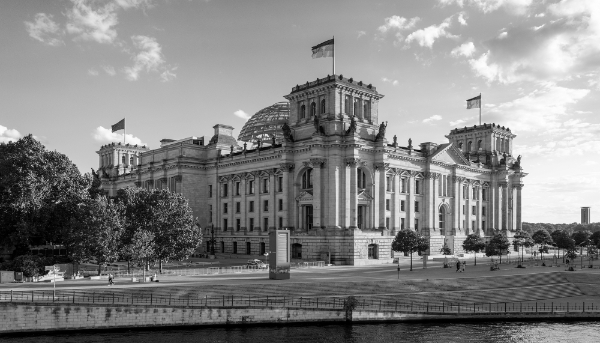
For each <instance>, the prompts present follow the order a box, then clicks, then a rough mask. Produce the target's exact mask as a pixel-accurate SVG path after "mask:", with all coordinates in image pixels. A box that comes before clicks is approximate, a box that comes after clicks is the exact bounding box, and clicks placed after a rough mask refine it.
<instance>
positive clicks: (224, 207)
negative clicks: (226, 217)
mask: <svg viewBox="0 0 600 343" xmlns="http://www.w3.org/2000/svg"><path fill="white" fill-rule="evenodd" d="M228 207H229V204H228V203H224V204H223V213H227V209H228Z"/></svg>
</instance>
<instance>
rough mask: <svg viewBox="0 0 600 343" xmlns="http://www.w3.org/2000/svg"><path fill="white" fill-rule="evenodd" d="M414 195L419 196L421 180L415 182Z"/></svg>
mask: <svg viewBox="0 0 600 343" xmlns="http://www.w3.org/2000/svg"><path fill="white" fill-rule="evenodd" d="M415 194H421V180H415Z"/></svg>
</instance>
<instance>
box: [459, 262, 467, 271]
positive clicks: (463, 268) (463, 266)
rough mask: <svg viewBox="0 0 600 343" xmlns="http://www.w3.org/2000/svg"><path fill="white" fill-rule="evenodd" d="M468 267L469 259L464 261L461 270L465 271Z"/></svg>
mask: <svg viewBox="0 0 600 343" xmlns="http://www.w3.org/2000/svg"><path fill="white" fill-rule="evenodd" d="M466 267H467V261H463V263H462V266H461V270H460V271H461V272H464V271H465V268H466Z"/></svg>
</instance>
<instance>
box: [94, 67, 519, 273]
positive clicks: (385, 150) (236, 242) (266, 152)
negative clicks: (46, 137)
mask: <svg viewBox="0 0 600 343" xmlns="http://www.w3.org/2000/svg"><path fill="white" fill-rule="evenodd" d="M285 98H286V99H287V100H288V101H289V103H290V106H289V119H288V125H287V126H284V128H283V129H282V130H283V131H284V132H283V135H282V136H283V139H281V138H280V137H281V136H278V137H279V138H277V139H276V138H275V137H274V138H273V139H272V140H265V141H263V142H261V141H257V142H254V144H253V146H252V147H251V148H250V147H248V144H247V143H242V142H238V141H237V140H236V139H235V138H234V137H233V128H232V127H231V126H227V125H222V124H218V125H215V126H214V129H215V133H214V136H213V137H212V138H211V139H210V141H209V143H208V144H206V145H205V144H204V138H202V137H201V138H197V137H188V138H185V139H181V140H177V141H174V140H163V141H161V146H160V148H157V149H153V150H149V149H147V148H145V147H142V148H137V147H136V149H138V150H135V151H133V152H132V154H133V153H135V154H134V158H139V160H136V161H137V162H138V164H137V165H136V166H135V168H130V169H129V170H127V169H123V168H121V167H119V166H118V164H117V163H115V162H114V160H115V157H114V155H115V153H113V154H111V151H114V150H117V149H121V150H123V148H124V147H123V146H121V145H118V144H117V145H114V144H111V145H108V146H105V147H103V148H102V149H101V150H100V151H99V152H98V153H99V154H100V155H101V160H100V161H101V164H100V169H101V170H102V173H100V174H101V175H102V176H103V178H102V184H103V187H104V188H105V189H107V190H108V191H109V193H110V194H114V193H115V192H116V191H117V189H119V188H123V187H126V186H134V185H135V186H138V187H145V188H163V189H170V190H172V191H175V192H181V193H182V194H183V195H184V196H186V197H187V198H188V199H189V203H190V206H191V207H192V209H193V211H194V215H195V216H197V217H198V221H199V224H200V226H201V227H202V228H204V229H205V232H204V233H205V236H204V237H207V238H208V237H210V236H211V233H210V230H211V228H212V229H213V230H214V235H215V239H216V241H217V243H216V244H215V251H216V252H225V253H237V254H247V253H249V254H250V255H255V254H264V253H265V252H268V251H269V247H268V232H269V231H270V230H274V229H276V228H286V229H289V230H291V231H292V236H291V241H292V247H291V250H292V257H293V258H299V259H306V260H321V259H323V260H325V259H327V258H328V256H329V257H330V258H331V262H332V263H336V264H352V265H361V264H371V263H389V262H391V261H392V252H391V242H392V240H393V238H394V235H395V233H396V232H397V231H398V230H401V229H403V228H408V229H411V230H417V231H419V232H421V233H422V234H423V235H426V236H428V237H429V239H430V242H431V248H430V251H429V253H430V254H437V253H438V252H439V250H440V248H441V247H442V246H443V245H444V244H447V245H448V247H450V248H451V250H453V252H455V253H456V252H461V250H462V248H461V245H462V241H463V240H464V237H465V236H466V235H467V234H470V233H476V234H479V235H481V236H490V235H492V234H494V233H497V232H503V233H504V234H505V235H507V236H508V237H510V236H512V234H511V232H513V231H515V230H516V229H519V228H520V227H521V207H522V204H521V189H522V187H523V182H522V178H523V177H524V176H525V175H526V174H525V173H523V171H522V168H521V161H520V157H519V158H515V157H513V154H512V140H513V139H514V138H515V137H516V136H515V135H514V134H512V132H511V131H510V129H509V128H505V127H501V126H499V125H496V124H483V125H476V126H473V127H465V128H460V129H455V130H452V131H451V132H450V134H449V135H447V136H446V137H447V138H448V142H447V143H444V144H436V143H430V142H427V143H421V144H419V145H418V146H417V147H415V146H413V144H412V141H411V140H410V139H408V144H407V145H406V146H401V145H400V144H399V143H398V141H397V138H396V136H394V137H393V140H392V141H391V142H390V141H388V138H389V137H386V132H385V131H386V127H387V123H383V122H381V123H380V122H379V121H378V116H379V115H378V103H379V101H380V100H381V99H382V98H383V95H381V94H380V93H378V92H377V90H376V88H375V87H373V86H372V85H366V84H363V83H362V82H357V81H355V80H353V79H351V78H350V79H347V78H344V77H343V76H341V75H335V76H328V77H326V78H323V79H317V80H316V81H313V82H307V83H306V84H303V85H298V86H296V87H294V88H293V89H292V92H291V93H290V94H288V95H286V96H285ZM127 148H129V147H127ZM102 156H109V158H108V159H109V160H110V161H112V164H107V163H104V162H103V161H106V160H107V158H106V157H104V158H102ZM110 156H113V157H110ZM119 156H123V155H117V157H116V161H117V162H118V161H119ZM126 156H127V157H128V156H129V155H126ZM127 157H125V158H127ZM121 159H122V157H121ZM207 249H208V247H207V244H206V243H204V244H203V246H202V249H201V250H202V251H206V250H207Z"/></svg>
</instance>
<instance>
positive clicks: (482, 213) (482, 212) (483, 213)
mask: <svg viewBox="0 0 600 343" xmlns="http://www.w3.org/2000/svg"><path fill="white" fill-rule="evenodd" d="M481 215H482V216H485V207H482V208H481Z"/></svg>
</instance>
